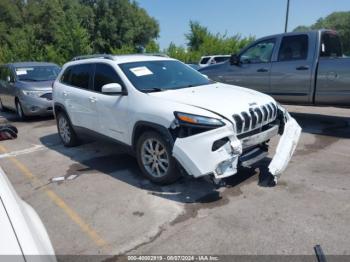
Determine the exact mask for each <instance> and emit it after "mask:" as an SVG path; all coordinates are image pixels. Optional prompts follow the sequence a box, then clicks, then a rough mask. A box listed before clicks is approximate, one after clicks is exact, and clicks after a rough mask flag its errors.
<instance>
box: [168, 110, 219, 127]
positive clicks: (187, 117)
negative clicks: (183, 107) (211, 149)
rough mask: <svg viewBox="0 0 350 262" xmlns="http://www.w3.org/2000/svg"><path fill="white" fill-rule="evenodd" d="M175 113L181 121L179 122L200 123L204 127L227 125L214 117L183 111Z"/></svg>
mask: <svg viewBox="0 0 350 262" xmlns="http://www.w3.org/2000/svg"><path fill="white" fill-rule="evenodd" d="M174 115H175V117H176V119H177V120H178V121H179V124H188V125H198V126H203V127H220V126H224V125H225V123H224V122H222V121H221V120H220V119H216V118H212V117H206V116H198V115H192V114H187V113H181V112H175V113H174Z"/></svg>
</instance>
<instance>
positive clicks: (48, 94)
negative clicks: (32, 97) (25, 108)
mask: <svg viewBox="0 0 350 262" xmlns="http://www.w3.org/2000/svg"><path fill="white" fill-rule="evenodd" d="M40 97H41V98H46V99H47V100H52V93H46V94H43V95H42V96H40Z"/></svg>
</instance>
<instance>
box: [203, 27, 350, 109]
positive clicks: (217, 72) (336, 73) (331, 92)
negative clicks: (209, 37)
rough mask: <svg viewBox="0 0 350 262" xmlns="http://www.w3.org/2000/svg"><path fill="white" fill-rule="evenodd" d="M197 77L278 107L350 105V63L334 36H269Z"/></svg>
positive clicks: (317, 33)
mask: <svg viewBox="0 0 350 262" xmlns="http://www.w3.org/2000/svg"><path fill="white" fill-rule="evenodd" d="M199 71H200V72H201V73H202V74H205V75H207V76H208V77H209V78H211V79H212V80H215V81H218V82H224V83H227V84H233V85H237V86H243V87H248V88H252V89H255V90H258V91H260V92H263V93H266V94H269V95H271V96H273V97H274V98H275V99H276V100H278V101H280V102H286V103H296V104H328V105H347V106H349V105H350V58H346V57H345V56H344V55H343V52H342V46H341V42H340V39H339V36H338V35H337V33H336V32H335V31H332V30H318V31H310V32H305V33H286V34H279V35H272V36H267V37H264V38H261V39H258V40H257V41H255V42H254V43H252V44H251V45H249V46H247V47H246V48H244V49H243V50H242V51H241V52H239V54H237V55H235V54H234V55H232V56H231V58H230V60H229V61H227V62H225V63H224V64H219V65H213V66H209V67H206V68H203V69H200V70H199Z"/></svg>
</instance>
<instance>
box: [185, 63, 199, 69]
mask: <svg viewBox="0 0 350 262" xmlns="http://www.w3.org/2000/svg"><path fill="white" fill-rule="evenodd" d="M187 65H188V66H190V67H192V68H193V69H194V70H198V69H199V68H200V66H199V65H197V64H187Z"/></svg>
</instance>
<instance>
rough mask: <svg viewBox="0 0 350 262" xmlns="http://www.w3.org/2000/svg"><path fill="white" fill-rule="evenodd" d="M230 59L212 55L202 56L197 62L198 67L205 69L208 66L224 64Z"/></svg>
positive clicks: (227, 56) (225, 56)
mask: <svg viewBox="0 0 350 262" xmlns="http://www.w3.org/2000/svg"><path fill="white" fill-rule="evenodd" d="M229 59H230V56H229V55H212V56H202V57H201V59H200V60H199V63H198V65H199V67H206V66H209V65H215V64H220V63H224V62H225V61H228V60H229Z"/></svg>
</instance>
